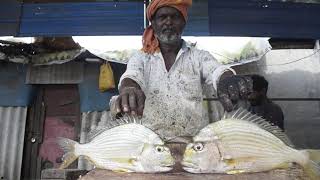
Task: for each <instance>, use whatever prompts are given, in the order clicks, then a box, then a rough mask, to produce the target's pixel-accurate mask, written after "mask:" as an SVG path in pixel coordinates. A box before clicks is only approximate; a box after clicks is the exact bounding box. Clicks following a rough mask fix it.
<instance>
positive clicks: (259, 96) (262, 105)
mask: <svg viewBox="0 0 320 180" xmlns="http://www.w3.org/2000/svg"><path fill="white" fill-rule="evenodd" d="M251 78H252V80H253V92H252V93H251V94H250V95H249V96H248V100H249V102H250V105H251V106H250V107H249V111H250V112H252V113H254V114H257V115H258V116H261V117H263V118H264V119H266V120H267V121H269V122H270V123H272V124H275V125H277V126H279V127H280V128H281V129H283V130H284V117H283V112H282V110H281V108H280V106H278V105H277V104H275V103H273V102H272V101H271V100H269V99H268V97H267V91H268V81H267V80H266V79H265V78H264V77H262V76H260V75H251Z"/></svg>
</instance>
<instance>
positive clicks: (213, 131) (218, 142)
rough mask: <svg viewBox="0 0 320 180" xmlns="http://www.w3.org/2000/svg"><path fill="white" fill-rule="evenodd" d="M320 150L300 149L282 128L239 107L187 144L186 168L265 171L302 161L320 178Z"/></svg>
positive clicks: (195, 170) (229, 172)
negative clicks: (292, 142)
mask: <svg viewBox="0 0 320 180" xmlns="http://www.w3.org/2000/svg"><path fill="white" fill-rule="evenodd" d="M319 157H320V151H319V150H312V151H311V150H297V149H295V148H294V147H293V145H292V144H291V142H290V141H289V139H288V138H287V136H286V135H285V134H284V133H283V132H282V130H281V129H280V128H278V127H276V126H273V125H272V124H270V123H268V122H266V121H265V120H264V119H262V118H260V117H258V116H256V115H252V114H251V113H249V112H247V111H245V110H243V109H239V110H238V111H236V112H234V113H231V114H230V113H229V114H225V116H224V118H222V119H221V120H220V121H217V122H215V123H212V124H209V125H208V126H206V127H204V128H203V129H202V130H201V131H200V132H199V133H198V134H197V135H196V136H195V137H193V142H192V143H189V144H188V145H187V147H186V150H185V153H184V158H183V162H182V165H183V168H184V170H186V171H188V172H191V173H226V174H238V173H246V172H262V171H269V170H272V169H277V168H288V167H290V165H291V164H292V163H297V164H299V165H301V166H302V167H303V168H304V169H305V171H306V173H307V174H308V175H309V176H310V178H311V179H314V180H316V179H318V180H319V179H320V167H319V165H318V164H317V162H316V161H319Z"/></svg>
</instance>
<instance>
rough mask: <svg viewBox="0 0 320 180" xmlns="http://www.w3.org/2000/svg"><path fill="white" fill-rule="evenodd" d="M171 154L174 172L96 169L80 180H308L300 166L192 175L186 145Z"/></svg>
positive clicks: (176, 145) (173, 146) (174, 145)
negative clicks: (185, 156) (185, 167)
mask: <svg viewBox="0 0 320 180" xmlns="http://www.w3.org/2000/svg"><path fill="white" fill-rule="evenodd" d="M168 146H169V148H170V150H171V153H172V154H173V156H174V158H175V159H176V165H175V167H174V169H173V170H172V172H169V173H157V174H143V173H116V172H112V171H108V170H102V169H94V170H92V171H90V172H89V173H88V174H86V175H85V176H82V177H80V178H79V179H80V180H108V179H112V180H117V179H126V180H180V179H183V180H193V179H196V180H209V179H214V180H304V179H307V178H306V177H305V174H304V172H303V170H302V169H301V168H300V167H298V166H293V167H292V168H290V169H287V170H284V169H282V170H274V171H269V172H261V173H251V174H249V173H248V174H238V175H226V174H191V173H188V172H185V171H184V170H183V169H182V167H181V164H180V163H179V162H181V160H182V154H183V153H184V149H185V146H186V144H184V143H181V142H173V143H169V144H168Z"/></svg>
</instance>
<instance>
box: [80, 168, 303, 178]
mask: <svg viewBox="0 0 320 180" xmlns="http://www.w3.org/2000/svg"><path fill="white" fill-rule="evenodd" d="M108 179H112V180H118V179H126V180H178V179H183V180H192V179H196V180H209V179H214V180H304V179H307V178H306V177H305V176H304V174H303V171H302V169H300V168H298V167H293V168H291V169H289V170H274V171H270V172H262V173H252V174H238V175H225V174H191V173H187V172H177V173H161V174H141V173H131V174H129V173H115V172H111V171H107V170H101V169H95V170H93V171H90V172H89V173H88V174H86V175H85V176H83V177H80V178H79V180H108Z"/></svg>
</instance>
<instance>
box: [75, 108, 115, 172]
mask: <svg viewBox="0 0 320 180" xmlns="http://www.w3.org/2000/svg"><path fill="white" fill-rule="evenodd" d="M111 126H112V123H111V114H110V111H93V112H84V113H82V117H81V132H80V143H87V142H89V140H90V137H91V136H92V135H93V134H94V132H97V131H99V130H101V129H104V128H107V127H111ZM78 168H79V169H82V170H91V169H92V168H93V166H92V164H90V163H89V162H88V161H87V160H85V159H83V158H80V159H79V161H78Z"/></svg>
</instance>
